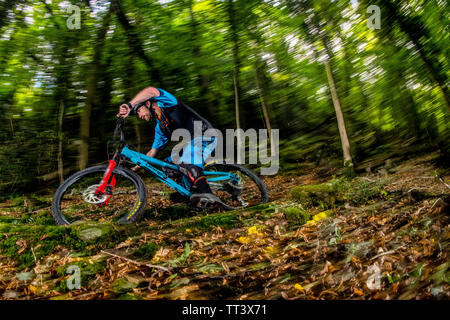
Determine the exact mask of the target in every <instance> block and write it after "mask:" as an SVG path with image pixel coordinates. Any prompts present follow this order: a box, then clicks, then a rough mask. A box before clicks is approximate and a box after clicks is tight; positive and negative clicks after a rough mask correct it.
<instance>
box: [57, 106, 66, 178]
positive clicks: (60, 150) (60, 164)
mask: <svg viewBox="0 0 450 320" xmlns="http://www.w3.org/2000/svg"><path fill="white" fill-rule="evenodd" d="M64 109H65V106H64V101H63V100H61V103H60V105H59V114H58V177H59V183H63V181H64V165H63V157H62V154H63V120H64V112H65V110H64Z"/></svg>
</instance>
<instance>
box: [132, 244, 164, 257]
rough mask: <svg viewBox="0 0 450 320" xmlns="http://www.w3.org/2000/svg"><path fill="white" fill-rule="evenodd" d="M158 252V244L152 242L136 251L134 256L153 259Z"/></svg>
mask: <svg viewBox="0 0 450 320" xmlns="http://www.w3.org/2000/svg"><path fill="white" fill-rule="evenodd" d="M156 251H158V245H157V244H156V243H153V242H150V243H146V244H144V245H142V246H141V247H139V248H138V249H136V250H134V251H133V256H134V257H137V258H142V259H152V258H153V256H154V255H155V253H156Z"/></svg>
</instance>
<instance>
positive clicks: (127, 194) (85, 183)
mask: <svg viewBox="0 0 450 320" xmlns="http://www.w3.org/2000/svg"><path fill="white" fill-rule="evenodd" d="M106 168H107V166H106V165H103V166H95V167H91V168H87V169H84V170H81V171H79V172H77V173H75V174H73V175H72V176H70V177H69V178H68V179H67V180H66V181H64V182H63V183H62V184H61V185H60V186H59V188H58V189H57V190H56V193H55V195H54V196H53V201H52V214H53V218H54V219H55V221H56V223H57V224H59V225H69V224H73V223H76V222H78V221H99V222H102V221H110V222H120V223H133V222H137V221H138V220H139V219H140V218H141V216H142V214H143V213H144V210H145V205H146V203H147V193H146V188H145V185H144V183H143V182H142V180H141V178H140V177H139V176H138V175H137V174H135V173H134V172H133V171H131V170H130V169H128V168H123V167H116V168H114V171H113V174H114V176H115V179H116V183H115V186H114V188H113V190H112V192H110V193H111V195H110V197H109V196H108V195H102V196H98V195H95V194H94V192H95V190H96V189H97V187H98V186H99V183H100V181H101V180H102V178H103V175H104V174H105V171H106Z"/></svg>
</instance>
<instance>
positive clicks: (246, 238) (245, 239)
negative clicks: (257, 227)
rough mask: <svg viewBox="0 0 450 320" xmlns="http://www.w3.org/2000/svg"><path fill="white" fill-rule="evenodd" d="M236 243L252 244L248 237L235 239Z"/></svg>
mask: <svg viewBox="0 0 450 320" xmlns="http://www.w3.org/2000/svg"><path fill="white" fill-rule="evenodd" d="M237 241H238V242H240V243H242V244H247V243H250V242H252V239H251V238H249V237H239V238H237Z"/></svg>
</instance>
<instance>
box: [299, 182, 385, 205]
mask: <svg viewBox="0 0 450 320" xmlns="http://www.w3.org/2000/svg"><path fill="white" fill-rule="evenodd" d="M385 183H386V182H385V181H384V180H381V179H379V180H375V181H369V180H367V179H362V178H356V179H353V180H349V179H346V178H339V179H336V178H335V179H332V180H330V181H328V182H327V183H321V184H315V185H306V186H297V187H295V188H293V189H292V190H291V197H292V198H293V199H294V200H296V201H298V202H300V203H301V204H302V205H304V206H305V207H313V206H321V207H322V208H323V209H329V208H331V207H333V206H334V205H335V204H339V203H344V202H350V203H353V204H355V205H361V204H365V203H368V202H369V201H371V200H373V199H377V198H386V197H387V196H388V193H387V192H386V191H385V190H384V188H383V186H384V185H385Z"/></svg>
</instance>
